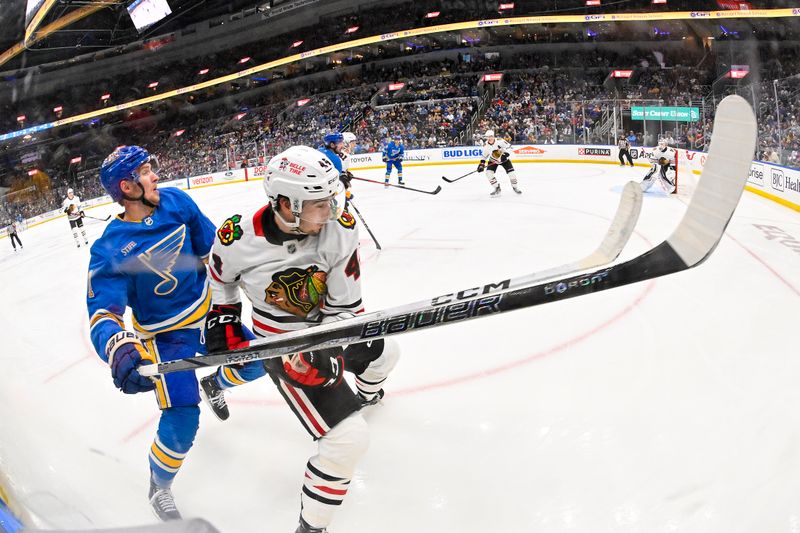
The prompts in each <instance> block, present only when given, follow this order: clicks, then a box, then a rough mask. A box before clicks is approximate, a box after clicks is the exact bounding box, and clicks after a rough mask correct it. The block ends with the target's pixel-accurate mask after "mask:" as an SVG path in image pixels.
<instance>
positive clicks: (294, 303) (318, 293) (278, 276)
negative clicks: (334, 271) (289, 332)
mask: <svg viewBox="0 0 800 533" xmlns="http://www.w3.org/2000/svg"><path fill="white" fill-rule="evenodd" d="M327 278H328V274H327V273H326V272H323V271H321V270H320V269H319V267H317V266H310V267H308V268H306V269H305V270H303V269H301V268H289V269H287V270H284V271H282V272H276V273H275V274H273V275H272V283H270V284H269V286H268V287H267V288H266V290H265V292H266V297H265V298H264V301H265V302H267V303H268V304H271V305H274V306H275V307H278V308H279V309H283V310H284V311H287V312H289V313H292V314H293V315H296V316H299V317H301V318H305V317H307V316H308V313H310V312H311V311H312V310H313V309H314V308H315V307H317V306H318V305H319V304H320V302H321V301H322V298H323V297H324V296H325V294H326V293H327V292H328V286H327V285H326V283H325V281H326V280H327Z"/></svg>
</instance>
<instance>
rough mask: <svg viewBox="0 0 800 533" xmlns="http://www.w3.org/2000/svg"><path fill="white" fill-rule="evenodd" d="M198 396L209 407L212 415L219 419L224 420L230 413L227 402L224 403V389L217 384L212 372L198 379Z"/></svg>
mask: <svg viewBox="0 0 800 533" xmlns="http://www.w3.org/2000/svg"><path fill="white" fill-rule="evenodd" d="M200 396H202V397H203V400H204V401H205V402H206V404H207V405H208V406H209V407H210V408H211V412H212V413H214V416H216V417H217V418H219V419H220V420H222V421H225V420H227V419H228V417H229V416H230V415H231V413H230V411H228V404H227V403H225V391H224V390H223V389H222V388H221V387H220V386H219V385H217V380H216V379H215V378H214V374H211V375H210V376H206V377H204V378H203V379H201V380H200Z"/></svg>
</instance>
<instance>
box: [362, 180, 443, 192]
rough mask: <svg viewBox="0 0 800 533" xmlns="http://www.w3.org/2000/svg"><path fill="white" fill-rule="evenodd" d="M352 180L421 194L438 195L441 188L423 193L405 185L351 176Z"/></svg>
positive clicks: (439, 186)
mask: <svg viewBox="0 0 800 533" xmlns="http://www.w3.org/2000/svg"><path fill="white" fill-rule="evenodd" d="M352 179H354V180H359V181H366V182H369V183H377V184H378V185H383V186H385V187H397V188H398V189H403V190H405V191H414V192H421V193H423V194H439V191H441V190H442V186H441V185H437V186H436V188H435V189H434V190H432V191H425V190H422V189H415V188H414V187H406V186H405V185H395V184H394V183H383V182H380V181H376V180H371V179H367V178H357V177H356V176H353V178H352Z"/></svg>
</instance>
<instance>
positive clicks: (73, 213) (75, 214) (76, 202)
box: [61, 194, 81, 220]
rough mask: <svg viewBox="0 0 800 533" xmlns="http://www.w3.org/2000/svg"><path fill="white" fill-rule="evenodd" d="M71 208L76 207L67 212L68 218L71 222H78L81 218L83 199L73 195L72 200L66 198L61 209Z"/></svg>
mask: <svg viewBox="0 0 800 533" xmlns="http://www.w3.org/2000/svg"><path fill="white" fill-rule="evenodd" d="M69 206H74V207H73V208H72V209H70V210H69V212H67V218H68V219H69V220H78V219H79V218H81V199H80V198H79V197H78V195H77V194H73V195H72V198H71V199H70V198H64V201H63V202H62V203H61V209H67V207H69Z"/></svg>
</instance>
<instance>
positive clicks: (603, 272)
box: [138, 95, 756, 376]
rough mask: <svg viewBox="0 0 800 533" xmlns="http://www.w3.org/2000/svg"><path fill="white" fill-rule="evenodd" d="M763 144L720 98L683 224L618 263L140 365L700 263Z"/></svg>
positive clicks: (263, 354) (403, 328) (382, 325)
mask: <svg viewBox="0 0 800 533" xmlns="http://www.w3.org/2000/svg"><path fill="white" fill-rule="evenodd" d="M755 146H756V120H755V116H754V115H753V111H752V109H751V108H750V105H749V104H748V103H747V101H746V100H744V99H743V98H742V97H740V96H737V95H732V96H728V97H726V98H725V99H724V100H722V102H721V103H720V104H719V107H718V108H717V114H716V117H715V121H714V130H713V133H712V136H711V150H710V151H709V154H708V158H707V160H706V164H705V168H704V170H703V174H702V177H701V178H700V182H699V183H698V185H697V188H696V190H695V193H694V195H693V197H692V200H691V202H690V204H689V207H688V208H687V210H686V214H685V215H684V217H683V218H682V219H681V221H680V223H679V224H678V227H677V228H676V229H675V231H674V232H673V233H672V235H670V237H669V238H667V240H666V241H664V242H662V243H661V244H659V245H658V246H656V247H655V248H652V249H651V250H649V251H647V252H645V253H643V254H642V255H639V256H637V257H634V258H633V259H630V260H628V261H626V262H625V263H621V264H618V265H613V266H610V267H605V268H601V269H599V270H594V271H590V272H585V273H582V274H578V275H575V276H572V275H570V276H569V277H564V278H561V279H552V280H550V281H546V282H544V283H539V282H534V283H530V284H527V285H523V286H519V285H516V284H515V286H514V287H512V284H511V282H512V280H503V281H500V282H498V283H490V284H487V285H484V286H481V287H473V288H470V289H465V290H462V291H459V292H457V293H450V294H445V295H442V296H437V297H435V298H433V299H431V300H430V301H428V302H424V303H423V305H420V304H410V305H406V306H401V307H396V308H393V309H388V310H385V311H378V312H375V313H369V314H366V315H362V316H359V317H356V318H351V319H347V320H342V321H340V322H333V323H330V324H325V325H320V326H315V327H312V328H308V329H306V330H300V331H293V332H289V333H284V334H281V335H276V336H274V337H270V338H266V339H260V340H258V341H254V342H252V343H251V344H250V346H248V347H246V348H240V349H237V350H231V351H228V352H221V353H217V354H213V355H207V356H201V357H192V358H187V359H180V360H176V361H169V362H166V363H159V364H157V365H145V366H141V367H139V369H138V370H139V373H140V374H141V375H143V376H154V375H156V374H159V373H168V372H174V371H178V370H190V369H194V368H200V367H206V366H217V365H221V364H234V363H245V362H248V361H255V360H260V359H269V358H273V357H279V356H282V355H285V354H290V353H296V352H301V351H305V350H314V349H319V348H328V347H333V346H342V345H346V344H352V343H356V342H364V341H371V340H376V339H380V338H383V337H388V336H391V335H398V334H401V333H407V332H409V331H416V330H419V329H424V328H429V327H436V326H443V325H446V324H450V323H453V322H462V321H465V320H470V319H472V318H478V317H482V316H492V315H496V314H499V313H505V312H508V311H515V310H518V309H525V308H528V307H533V306H537V305H542V304H547V303H552V302H556V301H560V300H565V299H567V298H574V297H577V296H583V295H586V294H592V293H595V292H600V291H604V290H608V289H613V288H616V287H622V286H624V285H629V284H631V283H636V282H639V281H644V280H647V279H652V278H656V277H660V276H665V275H668V274H674V273H676V272H680V271H683V270H686V269H689V268H693V267H695V266H697V265H699V264H700V263H702V262H703V261H705V260H706V259H707V258H708V257H709V256H710V255H711V254H712V253H713V252H714V250H715V249H716V247H717V244H719V241H720V239H721V238H722V235H723V234H724V232H725V228H726V227H727V225H728V223H729V222H730V219H731V217H732V216H733V212H734V210H735V209H736V206H737V205H738V203H739V199H740V198H741V196H742V192H743V191H744V186H745V183H746V182H747V178H748V174H749V171H750V163H751V161H752V156H753V153H754V151H755Z"/></svg>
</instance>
